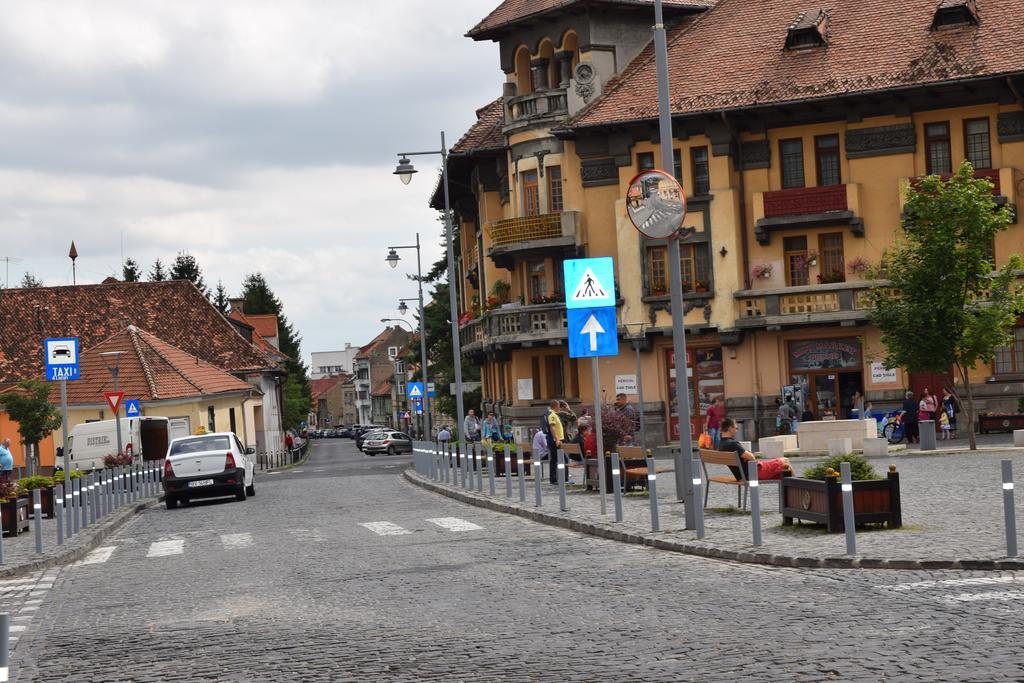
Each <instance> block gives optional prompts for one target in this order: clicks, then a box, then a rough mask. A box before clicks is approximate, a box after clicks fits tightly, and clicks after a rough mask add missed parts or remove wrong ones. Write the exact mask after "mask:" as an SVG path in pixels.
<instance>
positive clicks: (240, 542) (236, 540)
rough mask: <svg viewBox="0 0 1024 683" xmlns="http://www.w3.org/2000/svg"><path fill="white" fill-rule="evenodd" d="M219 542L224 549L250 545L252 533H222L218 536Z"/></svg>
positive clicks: (235, 548)
mask: <svg viewBox="0 0 1024 683" xmlns="http://www.w3.org/2000/svg"><path fill="white" fill-rule="evenodd" d="M220 542H221V545H223V546H224V550H237V549H239V548H248V547H249V546H251V545H252V534H248V533H242V534H224V535H223V536H221V537H220Z"/></svg>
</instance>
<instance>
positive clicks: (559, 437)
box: [545, 399, 565, 484]
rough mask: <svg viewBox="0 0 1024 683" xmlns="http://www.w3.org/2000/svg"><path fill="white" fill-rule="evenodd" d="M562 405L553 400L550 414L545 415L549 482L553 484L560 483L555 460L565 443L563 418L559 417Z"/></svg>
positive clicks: (549, 410)
mask: <svg viewBox="0 0 1024 683" xmlns="http://www.w3.org/2000/svg"><path fill="white" fill-rule="evenodd" d="M561 403H562V402H561V401H559V400H558V399H553V400H552V401H551V403H549V404H548V412H547V414H546V415H545V420H546V423H547V437H548V460H549V463H548V482H549V483H551V484H557V483H558V468H557V467H556V463H555V459H556V458H557V457H558V448H559V447H560V446H561V445H562V442H563V441H565V428H564V427H563V426H562V418H560V417H558V409H559V408H560V407H561Z"/></svg>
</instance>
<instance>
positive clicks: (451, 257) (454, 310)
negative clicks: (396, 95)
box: [426, 131, 466, 436]
mask: <svg viewBox="0 0 1024 683" xmlns="http://www.w3.org/2000/svg"><path fill="white" fill-rule="evenodd" d="M441 181H442V184H443V185H444V226H445V243H446V246H447V250H448V305H449V306H450V307H451V311H450V313H449V316H448V317H449V318H451V321H452V360H453V361H454V364H455V412H456V417H457V419H458V420H459V434H462V432H463V430H464V429H465V422H466V408H465V406H464V405H463V401H462V343H461V341H460V340H459V302H458V297H457V296H456V293H455V292H456V290H457V289H458V282H459V278H458V277H457V274H456V272H455V247H454V241H455V227H454V226H453V225H452V207H451V199H450V197H449V192H448V148H447V147H445V144H444V132H443V131H442V132H441ZM426 393H430V392H429V391H428V392H426ZM463 436H465V435H463Z"/></svg>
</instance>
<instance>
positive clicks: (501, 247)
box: [487, 211, 580, 267]
mask: <svg viewBox="0 0 1024 683" xmlns="http://www.w3.org/2000/svg"><path fill="white" fill-rule="evenodd" d="M579 218H580V215H579V212H577V211H562V212H560V213H545V214H540V215H538V216H525V217H523V218H508V219H506V220H501V221H495V222H493V223H490V224H489V225H488V226H487V232H488V235H489V237H490V247H489V248H488V250H487V255H488V256H490V257H491V259H493V260H494V262H495V264H497V265H498V266H499V267H508V265H509V257H510V256H511V255H512V254H514V253H515V252H522V251H536V250H543V249H552V248H554V249H566V248H571V249H575V247H576V244H577V243H578V241H579V237H580V229H579V223H580V220H579Z"/></svg>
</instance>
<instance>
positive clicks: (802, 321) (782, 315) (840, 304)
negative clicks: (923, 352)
mask: <svg viewBox="0 0 1024 683" xmlns="http://www.w3.org/2000/svg"><path fill="white" fill-rule="evenodd" d="M878 284H884V282H875V281H858V282H837V283H834V284H827V285H812V286H806V287H786V288H784V289H760V290H750V289H747V290H741V291H738V292H736V294H735V298H736V303H737V311H736V327H737V328H740V329H766V328H767V329H781V328H783V327H798V326H801V325H820V324H828V323H839V324H840V325H843V326H852V325H856V324H858V323H860V322H864V321H866V320H867V318H868V313H869V311H870V310H871V300H870V298H869V296H868V292H869V290H870V289H871V288H872V287H873V286H875V285H878Z"/></svg>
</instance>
